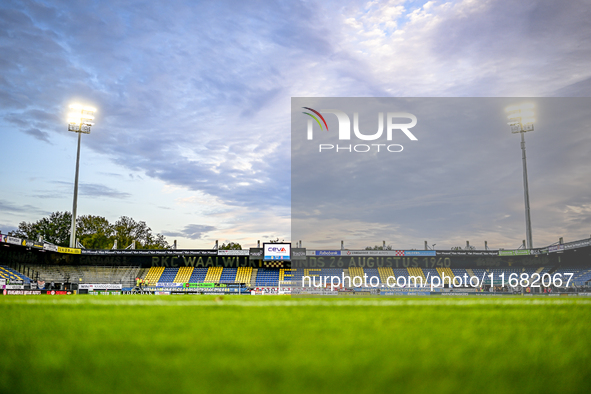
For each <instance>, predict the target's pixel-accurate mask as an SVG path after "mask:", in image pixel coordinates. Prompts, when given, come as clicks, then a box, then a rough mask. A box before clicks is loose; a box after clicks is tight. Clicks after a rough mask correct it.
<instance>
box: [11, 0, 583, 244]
mask: <svg viewBox="0 0 591 394" xmlns="http://www.w3.org/2000/svg"><path fill="white" fill-rule="evenodd" d="M588 10H589V2H588V1H577V2H565V3H562V2H561V3H559V2H547V1H520V2H511V1H500V0H499V1H454V2H443V1H435V2H432V1H430V2H424V1H421V2H413V1H390V2H367V1H363V2H357V1H334V2H331V1H326V2H314V1H278V2H273V1H264V2H262V1H253V2H249V1H246V2H245V1H218V2H195V1H167V2H141V1H139V2H138V1H134V2H128V1H117V2H114V1H100V2H99V1H85V2H76V3H72V2H68V1H39V2H35V1H3V2H2V4H1V5H0V51H1V54H2V56H1V57H0V140H1V141H2V143H1V144H0V166H1V168H2V169H3V172H2V174H3V175H2V181H1V184H0V185H1V187H0V230H2V231H3V232H6V231H9V230H11V229H14V228H15V227H16V226H17V225H18V223H19V222H20V221H34V220H37V219H39V218H40V217H42V216H44V215H46V214H48V213H50V212H53V211H58V210H59V211H64V210H71V208H72V189H73V180H74V164H75V153H76V135H75V134H74V133H71V132H68V131H67V125H66V116H67V106H68V104H69V103H72V102H81V103H83V104H87V105H92V106H95V107H96V108H97V109H98V111H97V114H96V116H97V119H96V125H95V126H94V127H93V130H92V133H91V134H90V135H83V136H82V153H81V166H80V198H79V205H78V212H79V214H93V215H100V216H105V217H107V218H108V219H109V220H112V221H114V220H116V219H117V218H118V217H119V216H122V215H126V216H131V217H133V218H135V219H136V220H144V221H146V222H147V223H148V225H149V226H150V227H151V228H152V230H153V231H154V232H158V233H162V234H165V235H167V239H168V240H169V241H172V240H173V239H177V240H178V241H179V246H181V247H187V248H200V247H203V248H208V247H211V246H212V245H213V243H214V242H215V240H216V239H218V240H220V242H225V241H235V242H240V243H242V244H243V245H245V246H253V245H254V244H255V243H256V240H258V239H260V240H261V241H265V240H268V239H272V238H277V237H279V238H281V239H286V240H288V239H289V238H290V99H291V97H307V96H316V97H349V96H369V97H373V96H378V97H387V96H398V97H472V96H474V97H527V96H536V97H545V96H547V97H553V96H576V97H580V96H583V97H587V96H589V92H590V89H591V67H590V63H591V44H590V43H589V40H588V37H589V34H590V32H591V27H590V22H589V20H590V18H589V15H588V13H589V11H588ZM579 192H580V193H586V191H585V190H580V191H579ZM579 197H580V198H579V200H580V206H577V207H576V209H577V210H579V212H581V215H588V214H589V211H590V210H591V208H590V207H591V205H589V204H590V202H589V200H588V199H585V198H586V197H585V195H583V194H582V195H581V196H579ZM532 198H533V196H532ZM460 225H461V223H460ZM534 230H535V226H534ZM466 231H469V229H467V230H466ZM584 231H587V233H588V232H589V231H588V230H586V229H584V227H583V224H581V228H580V229H578V230H569V232H568V233H567V234H563V235H564V236H565V237H566V238H568V237H569V236H572V237H578V236H579V234H581V233H582V232H584ZM534 234H535V233H534ZM379 241H380V240H376V242H379Z"/></svg>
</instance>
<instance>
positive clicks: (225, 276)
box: [219, 268, 238, 283]
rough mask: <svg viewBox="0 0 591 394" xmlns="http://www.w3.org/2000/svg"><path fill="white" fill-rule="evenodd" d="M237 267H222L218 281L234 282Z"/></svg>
mask: <svg viewBox="0 0 591 394" xmlns="http://www.w3.org/2000/svg"><path fill="white" fill-rule="evenodd" d="M237 274H238V268H223V269H222V274H221V275H220V279H219V283H236V276H237Z"/></svg>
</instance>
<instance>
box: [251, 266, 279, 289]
mask: <svg viewBox="0 0 591 394" xmlns="http://www.w3.org/2000/svg"><path fill="white" fill-rule="evenodd" d="M278 283H279V270H278V269H272V268H259V269H258V271H257V277H256V282H255V286H277V285H278Z"/></svg>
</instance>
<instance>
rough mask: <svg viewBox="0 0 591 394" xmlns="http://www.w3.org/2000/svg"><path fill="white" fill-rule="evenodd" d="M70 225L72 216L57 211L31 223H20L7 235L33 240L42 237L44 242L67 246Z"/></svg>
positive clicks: (68, 213)
mask: <svg viewBox="0 0 591 394" xmlns="http://www.w3.org/2000/svg"><path fill="white" fill-rule="evenodd" d="M71 225H72V214H71V213H70V212H59V211H58V212H53V213H52V214H51V215H49V217H45V218H42V219H40V220H38V221H36V222H33V223H26V222H20V223H19V225H18V229H17V230H16V231H11V232H9V233H8V235H11V236H13V237H19V238H27V239H34V240H36V239H38V238H39V236H42V237H43V239H44V240H45V241H47V242H50V243H52V244H55V245H59V246H69V244H70V226H71Z"/></svg>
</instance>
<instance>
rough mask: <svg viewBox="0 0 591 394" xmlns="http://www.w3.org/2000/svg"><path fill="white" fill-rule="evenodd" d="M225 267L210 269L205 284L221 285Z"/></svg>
mask: <svg viewBox="0 0 591 394" xmlns="http://www.w3.org/2000/svg"><path fill="white" fill-rule="evenodd" d="M223 269H224V268H223V267H209V269H208V270H207V275H205V279H204V282H205V283H220V282H219V281H220V277H221V276H222V270H223Z"/></svg>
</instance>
